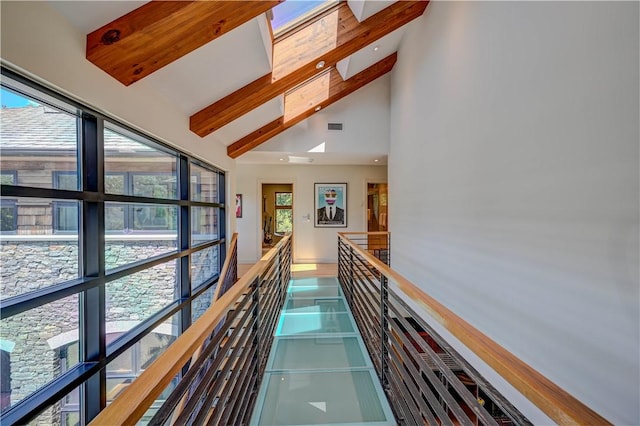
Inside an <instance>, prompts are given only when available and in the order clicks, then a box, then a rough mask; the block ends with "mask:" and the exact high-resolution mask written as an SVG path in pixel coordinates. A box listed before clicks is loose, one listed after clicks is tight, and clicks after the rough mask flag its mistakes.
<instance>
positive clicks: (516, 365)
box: [338, 232, 611, 425]
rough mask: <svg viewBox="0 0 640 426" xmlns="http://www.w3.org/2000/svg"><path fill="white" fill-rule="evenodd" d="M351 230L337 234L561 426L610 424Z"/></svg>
mask: <svg viewBox="0 0 640 426" xmlns="http://www.w3.org/2000/svg"><path fill="white" fill-rule="evenodd" d="M350 234H359V233H352V232H343V233H338V236H339V238H340V239H341V240H342V241H344V242H345V244H347V245H348V246H350V247H352V248H353V250H355V251H357V252H358V254H359V255H360V256H362V257H363V258H364V259H366V260H367V262H369V263H370V264H371V265H373V266H374V267H375V268H376V269H377V270H378V271H380V273H381V274H382V275H384V276H385V277H387V279H388V280H389V282H390V283H393V284H395V285H396V286H398V288H399V289H400V290H402V291H403V292H404V293H405V294H406V295H407V296H408V297H410V298H411V299H412V300H413V301H415V302H417V303H419V304H420V305H422V306H423V307H424V308H425V309H426V310H427V312H429V314H430V315H431V316H432V317H433V318H434V319H435V320H436V321H438V322H439V323H440V324H442V325H443V326H444V327H445V328H446V329H447V330H449V332H451V334H453V335H454V336H455V337H456V338H457V339H458V340H460V341H461V342H462V343H463V344H464V345H466V346H467V347H468V348H469V349H471V350H472V351H473V352H474V353H475V354H476V355H477V356H479V357H480V358H481V359H482V360H483V361H484V362H486V363H487V364H488V365H489V366H490V367H491V368H493V369H494V370H495V371H496V372H498V373H499V374H500V375H501V376H502V377H503V378H504V379H505V380H507V381H508V382H509V383H511V385H513V387H515V388H516V389H518V391H520V392H521V393H522V394H523V395H524V396H526V397H527V398H528V399H529V400H530V401H531V402H533V403H534V404H535V405H536V406H537V407H538V408H540V410H542V411H543V412H545V413H546V414H547V415H548V416H549V417H550V418H551V419H553V420H554V421H556V422H557V423H558V424H560V425H575V424H577V425H609V424H611V423H610V422H608V421H607V420H606V419H604V418H603V417H601V416H600V415H599V414H598V413H596V412H595V411H593V410H592V409H590V408H589V407H587V406H586V405H584V404H583V403H582V402H580V401H578V400H577V399H576V398H574V397H573V396H571V395H570V394H569V393H568V392H566V391H565V390H564V389H562V388H560V387H559V386H558V385H556V384H555V383H553V382H552V381H551V380H549V379H547V378H546V377H545V376H543V375H542V374H540V373H539V372H538V371H536V370H534V369H533V368H531V367H530V366H529V365H528V364H526V363H525V362H523V361H522V360H520V359H519V358H517V357H516V356H515V355H513V354H512V353H511V352H509V351H507V350H506V349H505V348H503V347H502V346H500V345H499V344H498V343H496V342H495V341H493V340H492V339H491V338H489V337H488V336H487V335H485V334H484V333H482V332H481V331H480V330H478V329H476V328H475V327H473V326H472V325H471V324H469V323H468V322H466V321H465V320H464V319H462V318H460V317H459V316H458V315H456V314H455V313H453V312H452V311H450V310H449V309H448V308H446V307H445V306H444V305H442V304H441V303H439V302H438V301H436V300H435V299H434V298H432V297H431V296H429V295H428V294H426V293H425V292H424V291H422V290H421V289H420V288H418V287H417V286H416V285H415V284H413V283H412V282H410V281H409V280H407V279H405V278H404V277H403V276H402V275H400V274H399V273H397V272H395V271H393V270H392V269H390V268H389V267H388V266H387V265H385V264H384V263H382V262H381V261H380V260H379V259H377V258H376V257H374V256H372V255H371V254H369V253H368V252H367V251H365V250H363V249H362V248H360V247H359V246H358V245H357V244H355V243H354V242H352V241H350V240H349V238H348V237H347V236H348V235H350Z"/></svg>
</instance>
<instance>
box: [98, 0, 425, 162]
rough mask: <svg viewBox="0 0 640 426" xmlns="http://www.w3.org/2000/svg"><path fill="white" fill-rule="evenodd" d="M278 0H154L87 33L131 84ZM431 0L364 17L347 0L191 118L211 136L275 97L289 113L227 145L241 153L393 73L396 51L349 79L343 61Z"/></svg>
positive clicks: (103, 64) (276, 47)
mask: <svg viewBox="0 0 640 426" xmlns="http://www.w3.org/2000/svg"><path fill="white" fill-rule="evenodd" d="M282 1H284V0H275V1H224V0H219V1H218V0H216V1H152V2H149V3H146V4H144V5H142V6H141V7H139V8H137V9H135V10H133V11H132V12H130V13H128V14H126V15H124V16H121V17H120V18H118V19H116V20H114V21H112V22H111V23H109V24H107V25H104V26H103V27H101V28H99V29H98V30H95V31H93V32H91V33H90V34H88V35H87V47H86V56H87V59H88V60H89V61H91V62H93V63H94V64H95V65H97V66H98V67H100V68H101V69H102V70H104V71H105V72H107V73H108V74H110V75H111V76H113V77H114V78H115V79H117V80H118V81H120V82H121V83H122V84H124V85H126V86H128V85H130V84H133V83H135V82H136V81H139V80H140V79H142V78H144V77H146V76H148V75H150V74H151V73H153V72H154V71H157V70H159V69H160V68H162V67H164V66H166V65H168V64H170V63H171V62H173V61H175V60H177V59H179V58H180V57H182V56H184V55H187V54H188V53H190V52H192V51H194V50H196V49H198V48H200V47H202V46H204V45H205V44H207V43H209V42H211V41H213V40H215V39H216V38H218V37H220V36H221V35H223V34H225V33H227V32H229V31H231V30H233V29H234V28H237V27H238V26H240V25H242V24H244V23H246V22H248V21H250V20H252V19H254V18H255V17H257V16H259V15H261V14H263V13H265V12H266V11H268V10H270V9H271V8H272V7H274V6H275V5H277V4H278V3H280V2H282ZM427 4H428V0H420V1H398V2H395V3H393V4H391V5H390V6H388V7H386V8H385V9H383V10H381V11H379V12H378V13H376V14H374V15H373V16H371V17H369V18H367V19H365V20H364V21H362V22H358V20H357V18H356V17H355V16H354V14H353V12H352V11H351V8H350V7H349V5H348V4H347V3H346V2H341V3H338V4H337V6H336V7H334V8H331V9H329V10H326V11H325V12H323V13H321V14H320V15H319V16H316V17H314V18H313V19H311V20H310V21H308V22H306V23H304V24H302V25H301V26H300V27H298V28H296V29H295V30H293V31H291V32H289V33H287V34H284V35H283V36H281V37H279V38H278V39H277V40H275V41H274V40H273V37H272V43H273V66H272V71H271V72H270V73H268V74H266V75H264V76H262V77H259V78H258V79H256V80H254V81H253V82H251V83H249V84H247V85H245V86H243V87H241V88H240V89H238V90H236V91H235V92H233V93H230V94H229V95H227V96H225V97H223V98H222V99H214V100H213V102H212V103H211V104H210V105H209V106H207V107H205V108H203V109H201V110H200V111H198V112H196V113H195V114H193V115H192V116H191V117H190V129H191V130H192V131H193V132H194V133H196V134H198V135H199V136H201V137H205V136H207V135H209V134H211V133H212V132H214V131H216V130H218V129H220V128H221V127H223V126H225V125H226V124H229V123H231V122H232V121H234V120H236V119H238V118H240V117H242V116H244V115H245V114H247V113H249V112H250V111H252V110H254V109H255V108H258V107H259V106H261V105H263V104H264V103H266V102H269V101H271V100H272V99H274V98H276V97H278V96H283V95H284V100H285V106H284V110H285V111H284V115H283V116H281V117H279V118H277V119H276V120H274V121H272V122H270V123H268V124H266V125H264V126H262V127H260V128H258V129H256V130H255V131H253V132H252V133H250V134H248V135H246V136H244V137H242V138H240V139H239V140H237V141H236V142H235V143H232V144H230V145H229V146H228V149H227V153H228V155H229V156H231V157H233V158H236V157H238V156H239V155H241V154H243V153H245V152H248V151H250V150H252V149H253V148H255V147H257V146H259V145H260V144H262V143H264V142H266V141H267V140H269V139H270V138H272V137H273V136H275V135H277V134H279V133H281V132H282V131H284V130H286V129H288V128H290V127H291V126H293V125H295V124H296V123H299V122H300V121H302V120H304V119H306V118H308V117H309V116H311V115H312V114H314V113H315V112H317V111H319V110H320V109H321V108H325V107H326V106H328V105H330V104H331V103H333V102H336V101H337V100H339V99H341V98H343V97H344V96H347V95H348V94H350V93H352V92H354V91H355V90H357V89H359V88H360V87H363V86H364V85H366V84H368V83H370V82H371V81H373V80H375V79H376V78H378V77H380V76H382V75H384V74H386V73H387V72H389V71H390V70H391V69H392V67H393V65H394V64H395V62H396V54H395V53H394V54H392V55H391V56H389V57H387V58H385V59H383V60H381V61H379V62H377V63H375V64H374V65H372V66H370V67H369V68H367V69H365V70H364V71H361V72H360V73H358V74H356V75H355V76H353V77H351V78H349V79H348V80H346V81H345V80H343V79H342V77H341V76H340V74H339V73H338V71H337V70H336V69H335V68H334V67H335V66H336V64H337V63H338V62H339V61H341V60H343V59H345V58H348V57H349V56H350V55H353V54H354V53H356V52H358V51H359V50H361V49H363V48H364V47H366V46H369V45H371V44H372V43H374V42H376V41H377V40H379V39H381V38H382V37H384V36H386V35H388V34H390V33H391V32H393V31H394V30H396V29H398V28H400V27H402V26H404V25H406V24H407V23H409V22H411V21H412V20H414V19H416V18H417V17H419V16H421V15H422V13H423V12H424V10H425V8H426V7H427Z"/></svg>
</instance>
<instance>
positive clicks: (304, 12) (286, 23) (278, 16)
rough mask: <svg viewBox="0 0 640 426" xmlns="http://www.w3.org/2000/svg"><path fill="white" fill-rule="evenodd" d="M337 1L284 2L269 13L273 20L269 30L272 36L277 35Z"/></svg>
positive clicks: (299, 0) (304, 0)
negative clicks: (271, 13)
mask: <svg viewBox="0 0 640 426" xmlns="http://www.w3.org/2000/svg"><path fill="white" fill-rule="evenodd" d="M337 2H338V0H286V1H285V2H283V3H280V4H279V5H277V6H276V7H274V8H273V9H271V11H272V12H273V19H272V20H271V28H272V29H273V33H274V35H278V34H279V33H282V32H284V31H286V30H287V29H289V28H291V27H293V26H295V25H296V24H298V23H300V22H302V21H304V20H305V19H307V18H309V17H311V16H313V15H315V14H317V13H320V12H321V11H323V10H324V9H326V8H327V7H329V6H330V5H331V4H333V3H337Z"/></svg>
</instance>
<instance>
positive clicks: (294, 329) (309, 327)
mask: <svg viewBox="0 0 640 426" xmlns="http://www.w3.org/2000/svg"><path fill="white" fill-rule="evenodd" d="M354 331H355V328H354V326H353V323H352V322H351V315H349V314H348V313H346V312H343V313H326V314H323V313H311V314H285V315H283V316H282V317H281V318H280V324H278V330H277V331H276V336H285V335H292V334H324V333H353V332H354Z"/></svg>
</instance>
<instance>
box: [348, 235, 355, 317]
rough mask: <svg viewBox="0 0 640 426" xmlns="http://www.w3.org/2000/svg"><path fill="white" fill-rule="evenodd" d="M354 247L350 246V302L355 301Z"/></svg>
mask: <svg viewBox="0 0 640 426" xmlns="http://www.w3.org/2000/svg"><path fill="white" fill-rule="evenodd" d="M353 263H354V262H353V247H352V246H349V303H350V304H351V303H352V302H353V289H354V284H353V281H354V271H353Z"/></svg>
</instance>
